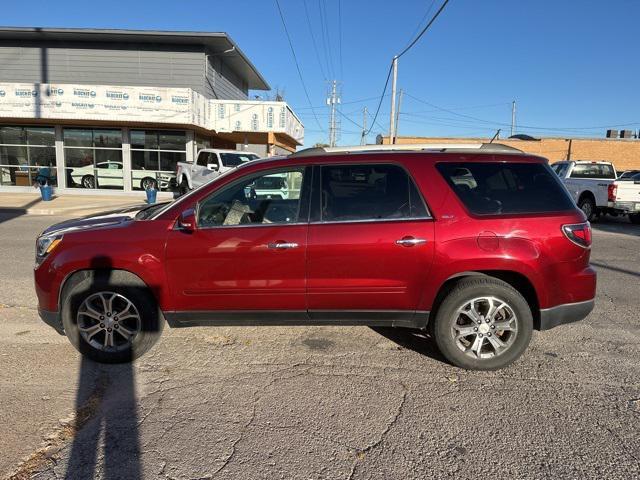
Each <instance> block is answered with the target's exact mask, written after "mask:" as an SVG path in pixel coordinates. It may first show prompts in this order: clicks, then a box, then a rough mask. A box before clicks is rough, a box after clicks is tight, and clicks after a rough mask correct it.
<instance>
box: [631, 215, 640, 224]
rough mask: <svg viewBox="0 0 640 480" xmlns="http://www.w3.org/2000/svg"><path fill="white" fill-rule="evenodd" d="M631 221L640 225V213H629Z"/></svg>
mask: <svg viewBox="0 0 640 480" xmlns="http://www.w3.org/2000/svg"><path fill="white" fill-rule="evenodd" d="M629 221H631V223H633V224H634V225H640V213H631V214H629Z"/></svg>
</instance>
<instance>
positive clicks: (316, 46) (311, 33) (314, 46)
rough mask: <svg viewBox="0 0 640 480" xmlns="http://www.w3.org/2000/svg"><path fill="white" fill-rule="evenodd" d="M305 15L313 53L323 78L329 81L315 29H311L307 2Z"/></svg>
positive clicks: (305, 2) (305, 0) (305, 3)
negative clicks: (323, 65) (314, 32)
mask: <svg viewBox="0 0 640 480" xmlns="http://www.w3.org/2000/svg"><path fill="white" fill-rule="evenodd" d="M303 3H304V13H305V16H306V17H307V26H308V27H309V34H310V35H311V42H312V43H313V51H314V52H316V60H318V65H319V66H320V72H322V76H323V77H324V79H325V80H327V76H326V75H325V73H324V68H323V67H322V62H321V61H320V54H319V53H318V45H317V44H316V37H315V35H314V34H313V28H311V19H310V18H309V9H308V8H307V0H304V2H303Z"/></svg>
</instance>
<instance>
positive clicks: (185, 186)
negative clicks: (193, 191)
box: [179, 178, 189, 195]
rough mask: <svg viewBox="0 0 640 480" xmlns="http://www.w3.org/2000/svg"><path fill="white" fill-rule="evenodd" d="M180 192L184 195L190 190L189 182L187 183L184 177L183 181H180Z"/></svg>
mask: <svg viewBox="0 0 640 480" xmlns="http://www.w3.org/2000/svg"><path fill="white" fill-rule="evenodd" d="M179 192H180V195H184V194H185V193H188V192H189V183H187V180H186V179H185V178H183V179H182V182H180V187H179Z"/></svg>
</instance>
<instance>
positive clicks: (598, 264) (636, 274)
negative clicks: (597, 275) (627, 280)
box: [591, 260, 640, 277]
mask: <svg viewBox="0 0 640 480" xmlns="http://www.w3.org/2000/svg"><path fill="white" fill-rule="evenodd" d="M591 265H594V266H596V267H598V268H604V269H605V270H611V271H612V272H618V273H624V274H625V275H631V276H633V277H640V272H636V271H634V270H627V269H626V268H620V267H613V266H611V265H607V264H606V263H602V262H594V261H593V260H591Z"/></svg>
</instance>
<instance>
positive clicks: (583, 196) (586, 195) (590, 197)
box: [578, 190, 597, 207]
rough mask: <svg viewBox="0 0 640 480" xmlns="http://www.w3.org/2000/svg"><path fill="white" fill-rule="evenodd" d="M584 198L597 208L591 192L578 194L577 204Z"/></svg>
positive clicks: (586, 191)
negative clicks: (591, 201)
mask: <svg viewBox="0 0 640 480" xmlns="http://www.w3.org/2000/svg"><path fill="white" fill-rule="evenodd" d="M584 198H589V199H591V200H593V205H594V206H596V207H597V205H596V196H595V195H594V194H593V192H592V191H591V190H583V191H582V192H580V195H578V204H579V203H580V202H581V201H582V199H584Z"/></svg>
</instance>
